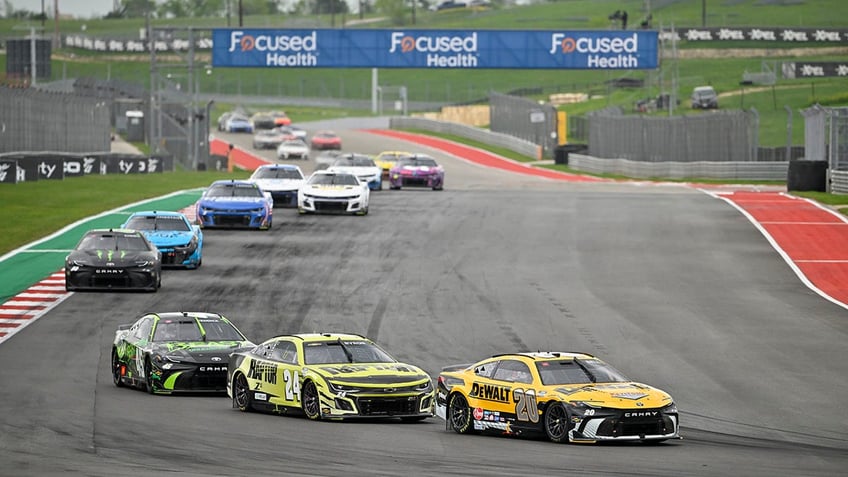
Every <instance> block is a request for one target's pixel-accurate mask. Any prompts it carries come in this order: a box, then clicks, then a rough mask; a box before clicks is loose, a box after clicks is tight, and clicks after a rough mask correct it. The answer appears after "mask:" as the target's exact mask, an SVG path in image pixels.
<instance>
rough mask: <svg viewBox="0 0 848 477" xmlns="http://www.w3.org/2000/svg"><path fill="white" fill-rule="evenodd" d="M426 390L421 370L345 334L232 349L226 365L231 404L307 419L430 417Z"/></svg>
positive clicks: (430, 402) (293, 338)
mask: <svg viewBox="0 0 848 477" xmlns="http://www.w3.org/2000/svg"><path fill="white" fill-rule="evenodd" d="M434 392H435V391H434V389H433V383H432V380H431V379H430V376H428V375H427V373H425V372H424V371H422V370H421V369H419V368H417V367H415V366H412V365H409V364H404V363H401V362H398V361H397V360H396V359H395V358H393V357H392V356H391V355H389V354H388V353H387V352H386V351H384V350H383V349H382V348H380V347H379V346H378V345H377V344H376V343H374V342H373V341H371V340H369V339H367V338H365V337H362V336H359V335H352V334H337V333H310V334H295V335H285V336H277V337H275V338H271V339H269V340H268V341H265V342H264V343H262V344H260V345H259V346H257V347H255V348H253V349H251V350H248V351H241V352H237V353H233V354H232V355H231V356H230V361H229V367H228V369H227V393H228V394H229V396H230V398H231V399H232V401H233V407H235V408H238V409H240V410H242V411H251V410H257V411H265V412H272V413H276V414H289V413H296V414H301V413H302V414H303V415H305V416H306V417H307V418H309V419H312V420H319V419H339V420H341V419H350V418H363V417H364V418H368V417H397V418H400V419H402V420H404V421H419V420H423V419H426V418H428V417H432V416H433V402H434Z"/></svg>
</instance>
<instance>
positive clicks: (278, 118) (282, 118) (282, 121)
mask: <svg viewBox="0 0 848 477" xmlns="http://www.w3.org/2000/svg"><path fill="white" fill-rule="evenodd" d="M268 115H269V116H271V117H272V118H274V126H289V125H290V124H291V123H292V120H291V118H290V117H289V115H288V114H286V113H285V112H283V111H271V112H269V113H268Z"/></svg>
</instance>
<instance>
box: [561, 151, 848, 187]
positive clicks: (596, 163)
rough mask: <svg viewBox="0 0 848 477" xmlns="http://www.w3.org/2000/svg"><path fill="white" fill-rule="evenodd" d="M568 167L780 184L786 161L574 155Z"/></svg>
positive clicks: (644, 176)
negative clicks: (651, 159) (658, 159)
mask: <svg viewBox="0 0 848 477" xmlns="http://www.w3.org/2000/svg"><path fill="white" fill-rule="evenodd" d="M568 165H569V166H570V167H571V168H572V169H575V170H578V171H582V172H589V173H592V174H618V175H623V176H627V177H634V178H641V179H648V178H653V177H664V178H668V179H685V178H693V177H697V178H704V179H740V180H774V181H784V180H786V177H787V174H788V170H789V162H747V161H746V162H739V161H734V162H730V161H724V162H673V161H663V162H642V161H631V160H628V159H603V158H598V157H592V156H587V155H584V154H574V153H572V154H569V156H568ZM846 184H848V180H846Z"/></svg>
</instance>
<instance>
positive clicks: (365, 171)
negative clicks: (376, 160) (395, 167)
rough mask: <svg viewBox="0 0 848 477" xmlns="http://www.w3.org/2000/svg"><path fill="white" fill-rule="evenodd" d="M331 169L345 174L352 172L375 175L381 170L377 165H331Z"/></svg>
mask: <svg viewBox="0 0 848 477" xmlns="http://www.w3.org/2000/svg"><path fill="white" fill-rule="evenodd" d="M330 170H331V171H336V172H344V173H345V174H353V175H355V176H357V177H358V176H365V175H372V176H373V175H376V174H380V173H381V172H382V170H381V169H380V168H379V167H347V166H332V167H330Z"/></svg>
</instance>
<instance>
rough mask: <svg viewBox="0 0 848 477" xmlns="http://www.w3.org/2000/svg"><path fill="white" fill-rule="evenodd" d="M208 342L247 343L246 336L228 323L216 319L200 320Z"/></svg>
mask: <svg viewBox="0 0 848 477" xmlns="http://www.w3.org/2000/svg"><path fill="white" fill-rule="evenodd" d="M198 321H199V322H200V326H202V327H203V332H204V334H205V335H206V341H246V340H245V338H244V336H243V335H242V334H241V333H239V331H238V330H237V329H236V328H235V327H234V326H233V325H232V324H231V323H230V322H228V321H224V320H218V319H214V318H200V319H198Z"/></svg>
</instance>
